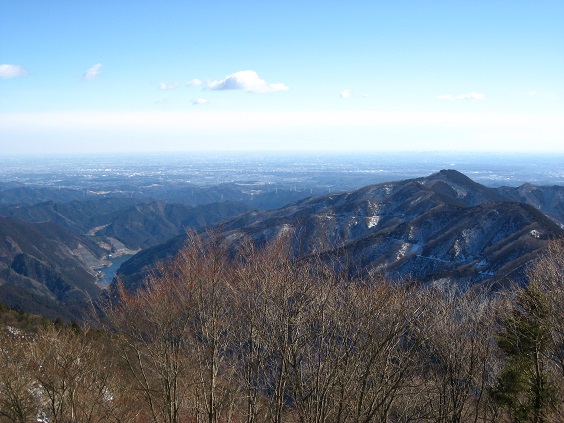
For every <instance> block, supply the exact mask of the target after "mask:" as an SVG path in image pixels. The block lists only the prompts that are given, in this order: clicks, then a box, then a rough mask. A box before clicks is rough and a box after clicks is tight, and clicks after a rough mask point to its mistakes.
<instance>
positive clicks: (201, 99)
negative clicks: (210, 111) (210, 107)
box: [192, 97, 209, 106]
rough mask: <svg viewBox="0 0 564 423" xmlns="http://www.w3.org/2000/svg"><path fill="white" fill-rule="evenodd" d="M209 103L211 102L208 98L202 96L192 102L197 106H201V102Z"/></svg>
mask: <svg viewBox="0 0 564 423" xmlns="http://www.w3.org/2000/svg"><path fill="white" fill-rule="evenodd" d="M207 103H209V100H208V99H206V98H202V97H199V98H196V99H194V100H192V104H193V105H195V106H199V105H201V104H207Z"/></svg>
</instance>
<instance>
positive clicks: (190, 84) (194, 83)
mask: <svg viewBox="0 0 564 423" xmlns="http://www.w3.org/2000/svg"><path fill="white" fill-rule="evenodd" d="M200 85H202V81H201V80H199V79H191V80H190V81H188V82H187V83H186V86H188V87H199V86H200Z"/></svg>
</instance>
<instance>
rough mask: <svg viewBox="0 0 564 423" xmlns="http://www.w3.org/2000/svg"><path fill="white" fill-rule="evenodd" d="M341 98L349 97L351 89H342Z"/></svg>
mask: <svg viewBox="0 0 564 423" xmlns="http://www.w3.org/2000/svg"><path fill="white" fill-rule="evenodd" d="M340 95H341V98H351V97H352V91H351V90H343V91H341V94H340Z"/></svg>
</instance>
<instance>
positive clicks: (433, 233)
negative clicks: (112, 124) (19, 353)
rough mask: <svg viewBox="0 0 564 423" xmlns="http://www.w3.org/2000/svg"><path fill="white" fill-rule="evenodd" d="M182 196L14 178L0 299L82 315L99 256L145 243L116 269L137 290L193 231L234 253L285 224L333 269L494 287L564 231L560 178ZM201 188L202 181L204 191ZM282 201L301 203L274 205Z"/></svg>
mask: <svg viewBox="0 0 564 423" xmlns="http://www.w3.org/2000/svg"><path fill="white" fill-rule="evenodd" d="M235 185H236V184H235ZM230 186H231V188H233V186H234V185H233V184H231V185H230ZM238 186H239V188H238V189H242V188H241V187H242V185H238ZM249 186H254V185H253V184H250V183H249ZM231 188H229V189H231ZM247 188H248V187H246V188H245V192H247V194H245V195H251V196H252V192H251V191H246V189H247ZM18 190H19V191H18ZM17 192H19V193H20V194H22V195H23V196H22V197H20V198H19V200H18V194H17ZM155 192H156V191H153V192H152V194H155ZM222 192H223V197H224V198H225V197H226V196H227V197H228V195H226V194H227V191H225V187H224V188H221V187H219V188H218V187H214V188H213V189H212V190H211V191H210V192H209V193H208V194H209V198H210V199H215V198H217V197H218V196H219V198H221V195H220V193H222ZM230 192H232V193H233V192H235V191H230ZM241 192H242V191H241ZM250 192H251V193H250ZM249 193H250V194H249ZM310 194H314V192H313V190H312V191H311V192H310ZM183 195H185V196H192V195H193V193H192V191H191V192H189V193H188V192H184V193H183V194H182V193H181V191H179V190H173V191H163V192H160V197H159V198H158V199H156V200H155V199H154V198H153V197H143V196H142V195H140V196H127V195H121V196H120V195H116V196H111V195H100V196H84V195H83V198H81V197H80V191H77V190H68V191H66V190H57V189H35V188H33V189H31V188H29V187H21V186H15V187H14V186H10V187H9V188H8V187H7V189H5V190H4V191H2V192H0V199H1V200H2V201H1V202H3V203H4V205H3V206H2V207H0V216H5V217H2V218H0V302H2V303H5V304H7V305H9V306H10V307H14V308H18V309H21V310H24V311H28V312H32V313H39V314H43V315H44V316H47V317H50V318H55V317H60V318H63V319H65V320H74V319H80V318H81V316H82V315H83V314H84V312H85V311H86V310H87V309H88V308H89V306H90V305H89V301H90V299H92V298H96V297H97V296H99V295H100V294H101V292H102V289H101V288H102V287H101V286H99V285H98V283H97V282H98V278H97V271H98V270H99V269H100V268H101V267H102V266H105V265H108V264H109V263H110V261H111V260H112V259H113V257H115V256H116V255H120V254H124V253H133V252H136V251H138V253H137V254H135V255H134V256H133V257H132V258H131V259H129V260H128V261H126V262H125V263H123V264H122V266H121V268H120V269H119V271H118V275H119V277H120V279H121V280H122V281H123V282H124V284H125V286H126V287H128V288H130V289H135V288H137V287H138V286H140V285H142V283H143V279H144V277H145V276H146V275H147V272H148V271H149V270H150V269H151V268H152V267H153V266H154V265H155V264H156V263H157V262H159V261H166V260H168V259H170V258H171V257H174V256H175V255H176V254H177V253H178V251H179V250H180V249H181V248H182V247H183V245H184V244H185V243H186V242H187V234H186V230H189V229H193V230H198V231H202V232H203V233H204V234H206V233H208V234H213V236H216V237H219V238H220V240H221V242H223V243H224V244H225V245H227V246H228V247H229V248H230V250H231V252H232V253H233V254H236V251H237V248H238V246H240V245H241V244H242V243H243V242H248V241H251V242H253V243H255V244H257V245H261V244H264V243H268V242H269V241H271V240H273V239H276V238H277V237H280V236H281V235H282V234H290V235H291V237H290V239H291V240H292V241H291V242H292V252H293V254H294V255H295V257H296V259H300V258H301V257H308V256H310V255H317V256H319V257H321V258H323V259H324V260H327V262H330V263H332V264H333V265H334V266H335V269H336V270H337V271H341V272H349V273H350V274H355V275H358V274H361V275H369V274H381V275H384V276H386V277H388V278H391V279H413V280H417V281H418V282H420V283H437V282H446V281H450V282H453V283H459V284H465V285H471V284H476V283H491V284H498V286H499V284H504V283H506V282H507V281H509V280H521V279H522V278H523V273H524V270H525V269H526V267H527V265H528V264H529V263H530V262H531V261H532V260H534V258H535V257H536V255H537V254H538V253H539V251H541V250H542V249H543V248H544V246H545V244H546V242H547V241H548V240H549V239H551V238H554V237H559V236H563V234H564V231H563V229H562V227H563V226H564V187H562V186H534V185H531V184H525V185H522V186H520V187H498V188H489V187H486V186H483V185H481V184H478V183H476V182H474V181H472V180H471V179H470V178H468V177H467V176H465V175H463V174H462V173H460V172H457V171H455V170H442V171H440V172H438V173H435V174H432V175H429V176H427V177H421V178H415V179H407V180H401V181H395V182H387V183H379V184H374V185H368V186H365V187H363V188H360V189H356V190H353V191H347V192H336V193H328V194H324V195H316V196H313V197H310V198H303V197H304V196H305V195H306V193H304V192H294V191H286V192H281V193H277V192H276V191H271V192H266V191H265V192H263V193H262V194H261V195H262V197H260V198H261V200H260V201H258V202H257V203H253V202H252V201H256V200H252V201H251V200H249V198H250V197H247V200H246V201H245V202H244V203H242V202H235V201H222V202H216V203H209V204H200V205H196V206H194V205H188V203H189V202H190V201H188V200H186V199H183ZM206 195H207V194H206V193H205V189H204V188H202V187H200V191H199V192H198V198H200V199H201V200H202V201H205V200H204V199H205V198H207V197H206ZM58 196H60V198H59V197H58ZM269 196H271V197H269ZM168 197H170V198H174V199H176V200H178V202H175V203H172V202H168V201H167V198H168ZM296 197H297V198H298V200H297V201H295V200H296ZM63 198H64V199H65V201H63ZM268 198H269V199H268ZM267 199H268V200H267ZM36 200H41V201H37V202H34V201H36ZM43 200H46V201H43ZM284 200H289V201H294V202H291V203H290V204H286V205H284V206H281V207H279V208H276V207H278V206H279V205H280V203H283V202H284ZM18 201H19V202H18ZM253 204H257V205H259V204H260V205H261V207H256V208H251V205H253Z"/></svg>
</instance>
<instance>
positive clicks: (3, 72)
mask: <svg viewBox="0 0 564 423" xmlns="http://www.w3.org/2000/svg"><path fill="white" fill-rule="evenodd" d="M26 73H27V72H26V71H25V69H24V68H23V67H21V66H18V65H0V78H2V79H9V78H15V77H16V76H22V75H25V74H26Z"/></svg>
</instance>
